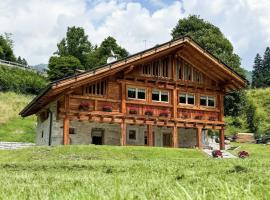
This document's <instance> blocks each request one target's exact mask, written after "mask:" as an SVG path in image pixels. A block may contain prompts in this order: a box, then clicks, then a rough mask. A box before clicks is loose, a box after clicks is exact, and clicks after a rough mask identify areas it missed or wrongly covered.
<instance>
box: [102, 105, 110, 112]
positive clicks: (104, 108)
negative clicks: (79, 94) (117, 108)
mask: <svg viewBox="0 0 270 200" xmlns="http://www.w3.org/2000/svg"><path fill="white" fill-rule="evenodd" d="M102 110H103V111H104V112H112V106H110V105H105V106H103V107H102Z"/></svg>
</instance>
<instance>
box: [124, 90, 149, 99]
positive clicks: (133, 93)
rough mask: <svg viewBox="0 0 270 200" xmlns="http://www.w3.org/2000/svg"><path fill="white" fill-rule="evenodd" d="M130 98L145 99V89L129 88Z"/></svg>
mask: <svg viewBox="0 0 270 200" xmlns="http://www.w3.org/2000/svg"><path fill="white" fill-rule="evenodd" d="M128 98H130V99H142V100H144V99H145V89H142V88H128Z"/></svg>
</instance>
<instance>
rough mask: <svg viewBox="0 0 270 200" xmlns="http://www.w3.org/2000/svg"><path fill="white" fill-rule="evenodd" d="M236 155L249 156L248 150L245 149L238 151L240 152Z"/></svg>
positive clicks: (240, 156)
mask: <svg viewBox="0 0 270 200" xmlns="http://www.w3.org/2000/svg"><path fill="white" fill-rule="evenodd" d="M238 157H239V158H247V157H249V154H248V152H246V151H240V152H239V153H238Z"/></svg>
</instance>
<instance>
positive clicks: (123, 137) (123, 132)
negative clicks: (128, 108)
mask: <svg viewBox="0 0 270 200" xmlns="http://www.w3.org/2000/svg"><path fill="white" fill-rule="evenodd" d="M120 129H121V146H126V141H127V136H126V135H127V134H126V133H127V124H126V123H125V120H123V121H122V123H121V124H120Z"/></svg>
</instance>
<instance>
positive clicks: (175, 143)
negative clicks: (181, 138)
mask: <svg viewBox="0 0 270 200" xmlns="http://www.w3.org/2000/svg"><path fill="white" fill-rule="evenodd" d="M172 138H173V147H174V148H178V131H177V126H173V127H172Z"/></svg>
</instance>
